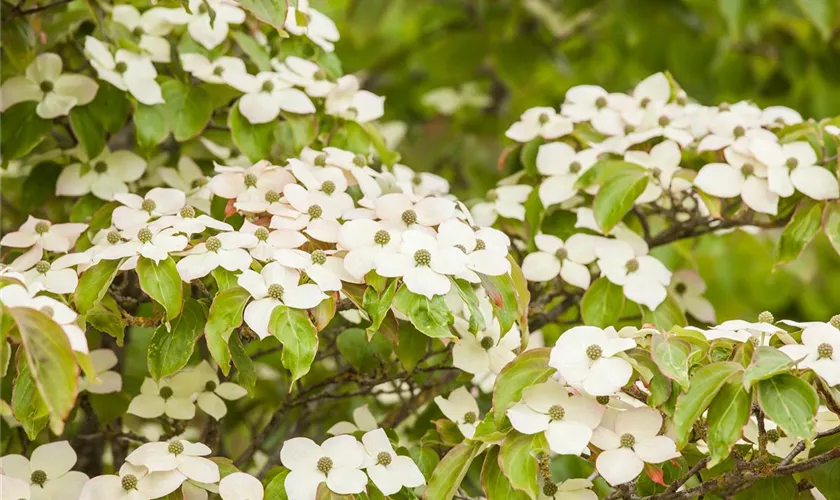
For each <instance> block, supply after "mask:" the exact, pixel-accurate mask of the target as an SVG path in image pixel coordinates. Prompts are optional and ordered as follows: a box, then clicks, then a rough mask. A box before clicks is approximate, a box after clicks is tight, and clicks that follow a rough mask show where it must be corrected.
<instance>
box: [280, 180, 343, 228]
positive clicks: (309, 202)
mask: <svg viewBox="0 0 840 500" xmlns="http://www.w3.org/2000/svg"><path fill="white" fill-rule="evenodd" d="M283 194H284V195H285V196H286V200H287V201H288V202H289V203H290V204H291V206H292V208H293V210H290V211H289V214H288V216H283V217H281V216H276V215H275V216H274V217H273V218H272V219H271V227H273V228H277V229H293V230H297V229H301V228H304V227H305V228H306V229H305V232H306V234H308V235H309V236H312V237H313V238H315V239H317V240H319V241H324V242H328V243H335V242H336V241H338V231H339V230H340V228H341V224H340V223H339V222H338V218H339V217H341V216H342V214H343V213H344V212H345V211H347V210H349V209H352V207H353V205H352V200H349V204H348V199H347V198H344V197H336V198H333V197H327V196H324V195H323V193H321V192H320V191H311V190H307V189H306V188H305V187H303V186H301V185H300V184H289V185H287V186H286V187H285V188H284V189H283Z"/></svg>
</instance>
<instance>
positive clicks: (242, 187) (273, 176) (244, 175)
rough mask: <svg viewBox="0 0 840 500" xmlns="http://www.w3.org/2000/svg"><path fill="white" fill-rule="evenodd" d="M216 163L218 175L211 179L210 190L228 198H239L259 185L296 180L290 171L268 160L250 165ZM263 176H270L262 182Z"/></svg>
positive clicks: (257, 188) (256, 188)
mask: <svg viewBox="0 0 840 500" xmlns="http://www.w3.org/2000/svg"><path fill="white" fill-rule="evenodd" d="M215 165H216V175H214V176H213V177H212V178H211V179H210V184H209V186H210V191H211V192H212V193H213V194H215V195H216V196H220V197H222V198H227V199H233V198H237V199H238V198H239V196H240V195H242V194H243V193H245V192H247V191H248V190H254V191H257V190H259V187H263V186H268V185H270V186H274V185H276V184H278V183H280V182H281V181H282V180H289V182H291V181H293V180H294V179H291V176H290V175H289V173H288V172H285V171H282V170H280V168H279V167H277V166H275V165H272V164H271V163H269V162H268V161H266V160H263V161H258V162H257V163H254V164H253V165H251V166H250V167H240V166H224V165H219V164H215ZM263 176H268V179H267V180H266V181H262V182H260V180H261V178H262V177H263ZM281 189H282V187H281Z"/></svg>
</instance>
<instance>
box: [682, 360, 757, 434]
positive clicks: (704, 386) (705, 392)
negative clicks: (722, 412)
mask: <svg viewBox="0 0 840 500" xmlns="http://www.w3.org/2000/svg"><path fill="white" fill-rule="evenodd" d="M743 370H744V368H743V367H742V366H741V365H740V364H738V363H733V362H731V361H720V362H717V363H712V364H710V365H707V366H704V367H703V368H700V369H699V370H697V372H696V373H695V374H694V376H692V378H691V385H690V387H689V388H688V392H686V393H685V394H682V395H680V397H679V399H677V407H676V410H675V411H674V432H675V433H676V435H677V447H678V448H682V447H683V446H685V444H686V442H687V441H688V437H689V435H690V434H691V429H692V427H693V426H694V422H696V421H697V419H698V418H700V415H702V414H703V412H704V411H705V410H706V408H708V406H709V405H710V404H711V403H712V400H714V398H715V396H717V394H718V392H719V391H720V390H721V388H723V385H724V384H725V383H727V382H728V381H730V380H731V379H732V378H733V377H735V376H736V375H738V374H740V373H741V372H742V371H743Z"/></svg>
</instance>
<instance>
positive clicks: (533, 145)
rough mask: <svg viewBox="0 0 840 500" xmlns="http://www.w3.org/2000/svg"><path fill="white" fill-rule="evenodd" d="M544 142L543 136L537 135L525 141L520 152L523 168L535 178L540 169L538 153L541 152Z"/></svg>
mask: <svg viewBox="0 0 840 500" xmlns="http://www.w3.org/2000/svg"><path fill="white" fill-rule="evenodd" d="M543 142H544V141H543V138H542V137H537V138H536V139H534V140H532V141H530V142H527V143H525V144H524V145H523V146H522V151H520V153H519V161H521V162H522V168H523V169H524V170H525V172H526V173H527V174H528V175H531V176H534V177H535V178H536V177H537V176H538V175H539V171H537V153H539V151H540V146H542V145H543Z"/></svg>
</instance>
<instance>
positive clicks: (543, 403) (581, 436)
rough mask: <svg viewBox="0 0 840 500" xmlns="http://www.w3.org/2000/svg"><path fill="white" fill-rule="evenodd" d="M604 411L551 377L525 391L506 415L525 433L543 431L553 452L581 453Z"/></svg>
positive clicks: (562, 453)
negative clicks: (572, 393) (572, 392)
mask: <svg viewBox="0 0 840 500" xmlns="http://www.w3.org/2000/svg"><path fill="white" fill-rule="evenodd" d="M603 413H604V407H602V406H601V405H599V404H598V403H597V402H595V400H594V399H591V398H588V397H586V396H580V395H571V394H569V391H567V390H566V388H565V387H563V385H562V384H561V383H560V382H557V381H556V380H548V381H546V382H543V383H541V384H537V385H534V386H531V387H527V388H526V389H525V390H524V391H522V401H521V402H519V403H516V404H515V405H513V406H511V407H510V408H509V409H508V411H507V416H508V418H509V419H510V423H511V425H512V426H513V428H514V429H516V430H517V431H519V432H521V433H523V434H538V433H540V432H544V433H545V438H546V440H548V445H549V447H550V448H551V451H553V452H554V453H559V454H561V455H578V456H579V455H581V454H582V453H583V452H584V450H586V449H587V446H588V445H589V440H590V439H591V438H592V431H593V430H594V429H595V428H596V427H598V424H600V423H601V415H602V414H603Z"/></svg>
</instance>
